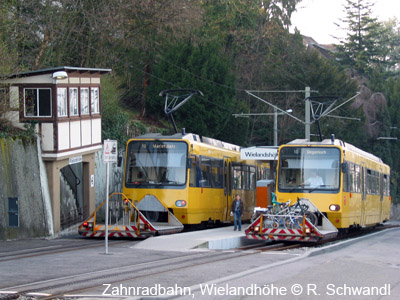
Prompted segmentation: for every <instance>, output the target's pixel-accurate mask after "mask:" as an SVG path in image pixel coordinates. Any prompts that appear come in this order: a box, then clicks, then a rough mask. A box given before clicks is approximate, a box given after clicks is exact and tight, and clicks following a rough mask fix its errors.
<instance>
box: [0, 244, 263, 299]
mask: <svg viewBox="0 0 400 300" xmlns="http://www.w3.org/2000/svg"><path fill="white" fill-rule="evenodd" d="M254 254H255V253H251V252H244V251H237V252H232V253H228V254H227V253H226V252H223V251H218V252H213V253H212V254H210V253H203V252H201V253H195V254H185V255H179V256H178V257H174V258H170V259H160V260H155V261H151V262H146V263H135V264H130V265H126V266H124V267H117V268H111V269H104V270H101V271H95V272H84V273H81V274H76V275H71V276H64V277H59V278H55V279H51V280H45V281H37V282H32V283H29V284H24V285H18V286H12V287H8V288H7V289H8V290H14V291H18V295H21V297H30V298H26V299H32V300H33V299H43V300H45V299H75V298H76V296H74V294H77V293H82V292H84V291H85V290H87V289H91V288H93V287H95V286H102V285H104V283H105V282H107V284H110V285H113V284H123V283H124V282H129V281H132V280H135V281H138V280H142V279H146V278H148V280H151V278H152V277H153V276H155V275H157V276H160V275H164V276H168V273H172V272H179V271H182V270H184V269H190V268H196V267H199V266H206V265H210V264H215V263H221V262H229V261H234V260H236V259H238V258H240V257H244V256H250V255H254ZM0 299H2V298H1V297H0ZM17 299H18V298H17Z"/></svg>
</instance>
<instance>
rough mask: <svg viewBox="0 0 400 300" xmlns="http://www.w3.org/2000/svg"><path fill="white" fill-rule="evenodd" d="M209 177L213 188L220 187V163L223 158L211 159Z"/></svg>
mask: <svg viewBox="0 0 400 300" xmlns="http://www.w3.org/2000/svg"><path fill="white" fill-rule="evenodd" d="M211 162H212V164H211V177H212V185H213V187H215V188H222V165H223V160H221V159H211Z"/></svg>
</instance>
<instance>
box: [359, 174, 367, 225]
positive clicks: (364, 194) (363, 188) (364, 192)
mask: <svg viewBox="0 0 400 300" xmlns="http://www.w3.org/2000/svg"><path fill="white" fill-rule="evenodd" d="M365 172H366V170H365V168H364V167H362V168H361V195H362V197H361V220H360V226H364V225H365V207H366V203H365V202H366V201H367V183H366V174H365Z"/></svg>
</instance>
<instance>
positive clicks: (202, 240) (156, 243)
mask: <svg viewBox="0 0 400 300" xmlns="http://www.w3.org/2000/svg"><path fill="white" fill-rule="evenodd" d="M247 226H248V224H244V225H243V226H242V231H233V226H226V227H220V228H213V229H207V230H198V231H191V232H183V233H176V234H171V235H163V236H156V237H150V238H148V239H146V240H144V241H142V242H140V243H138V244H136V245H135V246H133V247H132V248H138V249H147V250H163V251H190V250H191V251H193V250H199V251H200V250H202V249H210V250H211V249H212V250H227V249H234V248H238V247H242V246H245V245H249V244H255V243H260V242H259V241H253V240H248V239H246V236H245V233H244V228H246V227H247Z"/></svg>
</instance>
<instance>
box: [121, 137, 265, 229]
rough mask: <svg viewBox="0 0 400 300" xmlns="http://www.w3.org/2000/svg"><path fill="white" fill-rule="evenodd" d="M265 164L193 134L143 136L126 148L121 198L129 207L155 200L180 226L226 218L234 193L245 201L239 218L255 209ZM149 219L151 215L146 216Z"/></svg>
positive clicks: (232, 146) (132, 140)
mask: <svg viewBox="0 0 400 300" xmlns="http://www.w3.org/2000/svg"><path fill="white" fill-rule="evenodd" d="M268 169H269V167H268V165H267V164H265V163H264V164H263V163H259V162H256V161H250V160H241V159H240V147H239V146H236V145H233V144H229V143H225V142H222V141H218V140H215V139H211V138H206V137H202V138H200V136H198V135H195V134H191V133H188V134H185V133H183V134H180V133H179V134H174V135H171V136H163V135H160V134H147V135H143V136H139V137H136V138H133V139H130V140H129V141H128V143H127V146H126V157H125V174H124V184H123V194H124V195H126V196H127V197H128V198H129V199H131V200H132V201H133V202H134V203H139V202H140V201H141V199H143V198H144V197H145V196H146V195H153V196H155V197H156V198H157V199H158V200H159V201H160V202H162V203H163V204H164V206H165V207H167V208H168V209H169V210H170V211H171V212H172V213H173V214H174V216H175V217H176V218H177V219H178V220H179V221H180V222H181V223H182V224H184V225H200V224H202V225H205V224H210V223H212V224H215V223H221V222H227V221H230V220H231V217H230V205H231V201H232V197H234V195H235V194H239V195H241V197H242V199H243V201H244V207H245V212H244V217H243V218H244V219H250V217H251V214H252V212H253V209H254V207H255V206H256V181H257V180H259V179H265V178H266V177H267V173H269V170H268ZM148 217H150V216H148Z"/></svg>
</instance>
